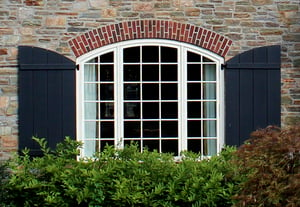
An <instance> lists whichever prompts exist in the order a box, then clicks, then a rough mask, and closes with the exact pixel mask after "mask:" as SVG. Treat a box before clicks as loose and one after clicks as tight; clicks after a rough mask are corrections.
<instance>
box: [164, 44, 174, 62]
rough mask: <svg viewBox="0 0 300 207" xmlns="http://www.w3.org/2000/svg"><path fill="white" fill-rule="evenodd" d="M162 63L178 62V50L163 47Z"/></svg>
mask: <svg viewBox="0 0 300 207" xmlns="http://www.w3.org/2000/svg"><path fill="white" fill-rule="evenodd" d="M161 62H177V49H176V48H172V47H161Z"/></svg>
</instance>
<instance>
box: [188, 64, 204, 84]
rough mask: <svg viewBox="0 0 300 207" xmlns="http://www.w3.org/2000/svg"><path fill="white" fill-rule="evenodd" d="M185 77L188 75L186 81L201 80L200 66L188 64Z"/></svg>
mask: <svg viewBox="0 0 300 207" xmlns="http://www.w3.org/2000/svg"><path fill="white" fill-rule="evenodd" d="M187 75H188V81H200V80H201V65H199V64H188V66H187Z"/></svg>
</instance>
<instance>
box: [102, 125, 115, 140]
mask: <svg viewBox="0 0 300 207" xmlns="http://www.w3.org/2000/svg"><path fill="white" fill-rule="evenodd" d="M114 126H115V125H114V122H113V121H103V122H101V125H100V129H101V135H100V136H101V138H114V136H115V135H114V134H115V133H114V130H115V127H114Z"/></svg>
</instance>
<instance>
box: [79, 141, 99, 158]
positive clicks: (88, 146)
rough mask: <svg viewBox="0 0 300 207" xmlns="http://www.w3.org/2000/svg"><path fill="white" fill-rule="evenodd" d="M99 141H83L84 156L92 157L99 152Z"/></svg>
mask: <svg viewBox="0 0 300 207" xmlns="http://www.w3.org/2000/svg"><path fill="white" fill-rule="evenodd" d="M98 146H99V140H84V142H83V150H84V155H85V156H87V157H92V156H93V155H94V154H95V153H96V152H98V151H99V148H98Z"/></svg>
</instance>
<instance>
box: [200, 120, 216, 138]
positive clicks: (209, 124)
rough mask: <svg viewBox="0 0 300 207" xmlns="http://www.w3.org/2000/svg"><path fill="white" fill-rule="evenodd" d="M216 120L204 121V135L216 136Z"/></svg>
mask: <svg viewBox="0 0 300 207" xmlns="http://www.w3.org/2000/svg"><path fill="white" fill-rule="evenodd" d="M216 130H217V129H216V121H215V120H207V121H203V136H204V137H216V136H217V132H216Z"/></svg>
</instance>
